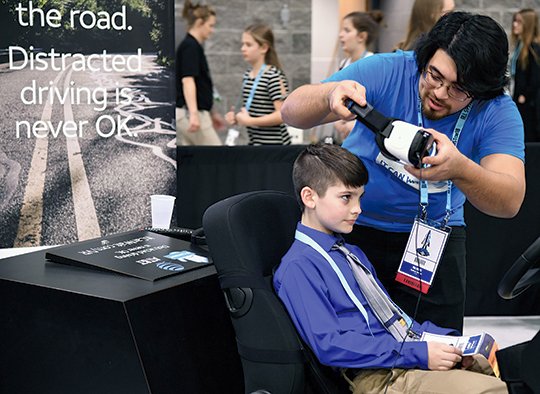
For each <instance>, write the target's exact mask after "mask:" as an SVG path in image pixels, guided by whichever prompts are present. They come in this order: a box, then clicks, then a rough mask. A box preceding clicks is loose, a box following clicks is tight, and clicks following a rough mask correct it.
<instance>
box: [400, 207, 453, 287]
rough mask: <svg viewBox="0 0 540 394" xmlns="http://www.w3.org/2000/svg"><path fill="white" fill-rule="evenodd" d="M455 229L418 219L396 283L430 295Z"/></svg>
mask: <svg viewBox="0 0 540 394" xmlns="http://www.w3.org/2000/svg"><path fill="white" fill-rule="evenodd" d="M451 231H452V229H451V228H450V227H448V226H446V225H444V224H441V223H436V222H434V221H432V220H429V219H427V218H425V217H424V218H423V217H416V218H415V220H414V223H413V227H412V230H411V234H410V236H409V239H408V241H407V246H406V248H405V252H404V253H403V257H402V258H401V263H400V265H399V269H398V272H397V275H396V281H397V282H399V283H402V284H404V285H406V286H409V287H412V288H413V289H416V290H418V291H420V292H422V293H424V294H427V292H428V291H429V288H430V287H431V284H432V283H433V278H434V277H435V272H436V271H437V268H438V266H439V262H440V260H441V257H442V254H443V252H444V248H445V246H446V242H447V241H448V236H449V235H450V232H451Z"/></svg>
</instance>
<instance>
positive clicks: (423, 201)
mask: <svg viewBox="0 0 540 394" xmlns="http://www.w3.org/2000/svg"><path fill="white" fill-rule="evenodd" d="M471 108H472V102H470V103H469V105H467V106H466V107H465V108H463V109H462V110H461V112H460V113H459V118H458V120H457V122H456V125H455V126H454V132H453V133H452V143H453V144H454V145H455V146H456V147H457V143H458V141H459V136H460V134H461V131H462V130H463V126H464V125H465V121H466V120H467V118H468V117H469V112H470V111H471ZM417 113H418V127H424V126H423V123H424V122H423V119H422V103H421V101H420V97H418V107H417ZM446 183H447V189H446V215H445V217H444V219H443V221H442V227H446V224H447V223H448V219H449V218H450V215H451V214H452V184H453V183H452V181H451V180H450V179H448V180H447V181H446ZM428 193H429V191H428V184H427V181H425V180H423V179H420V207H421V208H422V219H425V218H426V211H427V206H428Z"/></svg>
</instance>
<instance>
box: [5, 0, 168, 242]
mask: <svg viewBox="0 0 540 394" xmlns="http://www.w3.org/2000/svg"><path fill="white" fill-rule="evenodd" d="M0 5H1V14H0V15H1V16H0V18H1V19H0V21H1V26H2V34H1V35H0V86H1V90H0V104H1V105H0V138H1V141H2V142H1V144H0V215H1V219H0V247H2V248H6V247H8V248H10V247H24V246H39V245H59V244H68V243H72V242H75V241H82V240H86V239H91V238H96V237H100V236H105V235H109V234H113V233H118V232H122V231H129V230H133V229H137V228H142V227H144V226H148V225H150V224H151V218H150V195H151V194H172V195H176V145H175V130H174V106H175V104H174V101H175V93H174V89H175V88H174V81H173V79H174V70H173V67H172V62H173V58H174V1H173V0H161V1H160V0H51V1H47V0H34V1H22V0H0Z"/></svg>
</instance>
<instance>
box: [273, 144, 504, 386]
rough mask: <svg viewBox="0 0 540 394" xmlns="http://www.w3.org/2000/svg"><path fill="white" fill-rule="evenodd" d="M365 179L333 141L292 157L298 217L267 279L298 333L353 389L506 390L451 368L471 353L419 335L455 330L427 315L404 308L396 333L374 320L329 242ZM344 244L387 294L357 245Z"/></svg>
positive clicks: (349, 219) (358, 164) (347, 220)
mask: <svg viewBox="0 0 540 394" xmlns="http://www.w3.org/2000/svg"><path fill="white" fill-rule="evenodd" d="M367 182H368V173H367V170H366V167H365V166H364V164H363V163H362V161H361V160H360V159H358V157H356V156H355V155H354V154H352V153H350V152H349V151H347V150H345V149H343V148H341V147H339V146H336V145H325V144H317V145H311V146H308V147H307V148H306V149H305V150H304V151H303V152H302V153H301V154H300V155H299V156H298V158H297V159H296V161H295V163H294V167H293V183H294V187H295V192H296V196H297V199H298V201H299V203H300V206H301V208H302V219H301V222H300V223H298V225H297V232H296V240H295V242H294V243H293V245H292V246H291V248H290V249H289V251H288V252H287V254H286V255H285V256H284V257H283V259H282V262H281V264H280V266H279V268H278V270H277V271H276V273H275V275H274V287H275V289H276V292H277V294H278V296H279V298H280V299H281V300H282V301H283V303H284V304H285V307H286V309H287V311H288V312H289V314H290V316H291V318H292V320H293V322H294V324H295V326H296V328H297V330H298V332H299V334H300V336H301V337H302V339H303V340H304V341H305V342H306V343H307V344H308V345H309V346H310V348H311V349H312V350H313V352H314V353H315V355H316V356H317V358H318V359H319V360H320V362H321V363H323V364H325V365H329V366H333V367H340V368H347V369H349V373H350V372H352V374H353V376H354V378H353V380H352V381H350V384H351V385H352V386H353V387H354V393H355V394H356V393H379V392H382V391H384V389H385V386H386V384H387V382H388V384H389V387H388V389H389V391H388V392H389V393H392V392H430V393H460V392H470V393H474V392H482V393H505V392H507V390H506V384H505V383H504V382H502V381H501V380H499V379H497V378H495V377H493V376H488V375H484V374H480V373H476V372H472V371H469V370H464V369H454V367H455V366H456V365H457V364H458V363H460V362H461V363H462V365H464V366H467V367H470V366H472V361H473V360H472V358H470V357H462V356H461V350H459V349H458V348H455V347H453V346H450V345H446V344H442V343H436V342H425V341H420V340H418V337H419V336H420V335H421V334H422V333H423V332H424V331H426V332H430V333H434V334H442V335H448V334H450V335H459V332H457V331H455V330H452V329H445V328H441V327H438V326H436V325H435V324H433V323H431V322H429V321H426V322H424V323H422V324H419V323H417V322H415V321H412V319H410V318H409V317H408V316H407V315H405V314H403V316H404V319H405V320H406V321H408V324H407V325H408V326H410V329H409V331H408V334H409V335H408V336H407V338H406V340H403V341H398V340H397V339H396V338H395V337H394V336H393V335H392V334H391V333H390V332H389V331H388V330H387V328H385V326H384V325H383V324H382V323H381V322H380V321H379V318H378V317H377V316H376V312H375V311H374V309H373V308H372V307H371V306H370V304H369V303H368V301H367V299H366V297H365V296H364V293H363V291H362V290H361V289H360V287H359V285H358V283H357V281H356V280H355V277H354V274H353V270H352V269H351V266H350V265H349V263H348V261H347V258H346V257H345V255H344V254H342V253H341V252H340V251H339V250H336V249H335V248H334V245H336V244H339V243H342V242H343V237H342V236H341V234H347V233H349V232H350V231H352V228H353V225H354V223H355V222H356V219H357V217H358V215H360V213H361V208H360V198H361V197H362V195H363V193H364V185H365V184H366V183H367ZM345 247H346V248H348V249H349V250H350V251H351V252H352V253H353V254H354V255H355V256H356V257H358V258H359V259H360V262H361V263H362V264H363V266H364V267H365V268H366V269H367V270H369V271H370V273H371V275H372V276H373V278H374V279H375V281H376V282H377V284H378V286H379V287H380V288H381V289H382V291H383V292H384V293H385V295H386V296H388V294H387V292H386V290H385V289H384V287H383V286H382V284H381V283H380V281H379V280H378V279H377V276H376V273H375V270H374V269H373V266H372V264H371V263H370V262H369V260H368V259H367V257H366V256H365V254H364V253H363V252H362V250H361V249H360V248H358V247H356V246H354V245H349V244H345ZM325 256H326V257H325ZM332 262H333V264H332ZM340 277H341V278H340ZM351 293H352V295H351ZM388 299H389V297H388ZM390 302H391V301H390ZM349 373H348V374H349ZM389 377H391V379H390V380H388V379H387V378H389Z"/></svg>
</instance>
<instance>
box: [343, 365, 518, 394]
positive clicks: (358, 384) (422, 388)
mask: <svg viewBox="0 0 540 394" xmlns="http://www.w3.org/2000/svg"><path fill="white" fill-rule="evenodd" d="M389 373H390V371H389V370H381V369H377V370H364V371H361V372H360V373H359V374H358V375H356V377H355V378H354V380H353V382H352V386H353V387H354V391H353V389H352V388H351V391H353V394H368V393H369V394H375V393H377V394H379V393H384V390H385V387H386V382H387V378H388V376H389ZM386 392H387V394H397V393H414V394H428V393H429V394H462V393H463V394H465V393H466V394H488V393H489V394H491V393H493V394H495V393H497V394H498V393H501V394H503V393H504V394H507V393H508V389H507V387H506V383H504V382H503V381H502V380H500V379H499V378H496V377H495V376H489V375H484V374H482V373H478V372H473V371H469V370H463V369H451V370H449V371H426V370H422V369H394V370H393V372H392V381H391V383H390V384H389V385H388V390H387V391H386Z"/></svg>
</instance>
